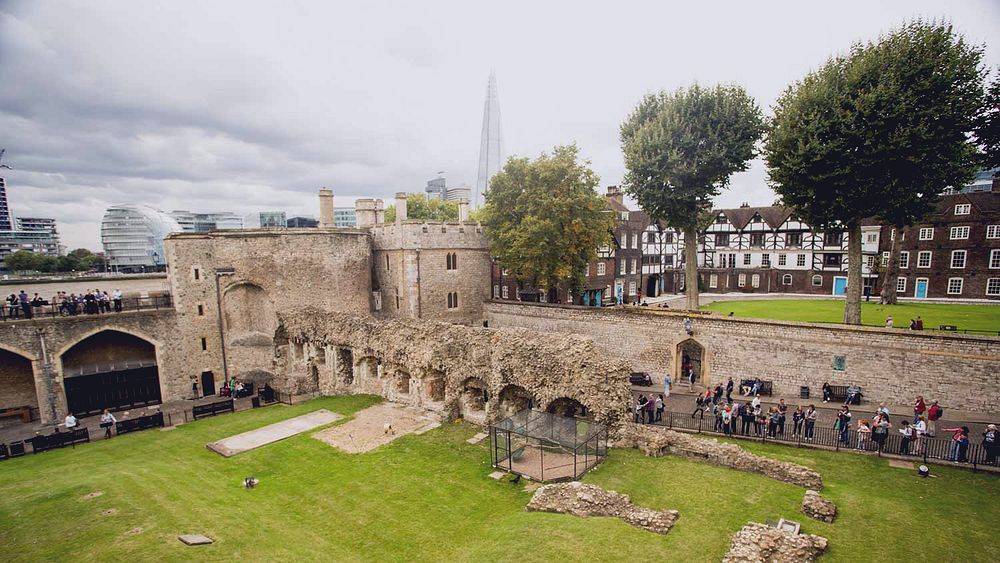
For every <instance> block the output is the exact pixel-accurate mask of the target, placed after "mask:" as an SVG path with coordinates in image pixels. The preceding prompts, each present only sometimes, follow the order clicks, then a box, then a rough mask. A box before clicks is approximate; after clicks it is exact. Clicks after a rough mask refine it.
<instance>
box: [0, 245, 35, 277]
mask: <svg viewBox="0 0 1000 563" xmlns="http://www.w3.org/2000/svg"><path fill="white" fill-rule="evenodd" d="M39 258H41V255H40V254H35V253H34V252H32V251H30V250H18V251H17V252H12V253H10V254H8V255H7V257H6V258H4V260H3V265H4V267H6V268H7V271H10V272H28V271H37V270H38V269H39V266H40V265H41V261H40V260H39Z"/></svg>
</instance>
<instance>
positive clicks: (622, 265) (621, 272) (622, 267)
mask: <svg viewBox="0 0 1000 563" xmlns="http://www.w3.org/2000/svg"><path fill="white" fill-rule="evenodd" d="M626 267H628V264H626V263H625V259H624V258H622V259H621V261H620V262H618V274H619V275H622V276H624V275H625V268H626Z"/></svg>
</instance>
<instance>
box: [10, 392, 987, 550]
mask: <svg viewBox="0 0 1000 563" xmlns="http://www.w3.org/2000/svg"><path fill="white" fill-rule="evenodd" d="M376 400H377V399H375V398H372V397H334V398H324V399H317V400H314V401H311V402H309V403H306V404H302V405H297V406H294V407H285V406H274V407H268V408H265V409H257V410H252V411H244V412H239V413H236V414H231V415H223V416H219V417H216V418H211V419H207V420H202V421H199V422H194V423H191V424H186V425H183V426H180V427H178V428H177V429H175V430H171V431H167V432H163V431H159V430H151V431H146V432H140V433H136V434H131V435H126V436H121V437H116V438H114V439H112V440H109V441H98V442H95V443H93V444H89V445H84V446H78V447H77V448H75V449H63V450H58V451H53V452H46V453H44V454H39V455H30V456H26V457H23V458H18V459H14V460H9V461H5V462H2V463H0V546H2V549H3V552H4V559H5V560H23V561H39V560H76V561H83V560H88V561H136V560H172V561H182V560H190V559H196V560H233V559H241V560H253V561H263V560H267V561H274V560H295V561H298V560H345V559H349V560H392V561H399V560H407V561H410V560H417V561H442V560H447V561H451V560H460V561H473V560H475V561H494V560H503V561H514V560H517V561H552V560H561V561H566V560H579V561H590V560H597V561H600V560H617V561H649V560H671V561H678V560H686V561H718V560H719V559H720V558H721V557H722V555H723V554H724V553H725V551H726V550H727V548H728V543H729V537H730V536H731V535H732V534H733V533H734V532H735V531H736V530H737V529H739V528H740V527H741V526H742V525H743V524H744V523H746V522H747V521H750V520H754V521H764V520H765V519H777V518H780V517H786V518H792V519H795V520H798V521H800V522H802V524H803V530H804V531H807V532H811V533H817V534H820V535H823V536H826V537H828V538H829V539H830V543H831V550H830V552H829V554H828V555H827V556H825V558H824V560H829V561H876V560H877V561H904V560H910V561H915V560H928V559H929V560H935V559H937V560H955V559H959V558H961V559H962V560H965V561H984V562H985V561H998V560H1000V543H998V542H997V541H996V524H997V522H1000V486H998V485H1000V481H998V477H996V476H991V475H983V474H973V473H970V472H967V471H962V470H958V469H951V468H935V472H936V473H938V475H939V476H938V477H937V478H933V479H920V478H918V477H916V476H915V475H913V472H912V471H907V470H901V469H892V468H889V467H888V465H887V463H886V461H885V460H879V459H876V458H868V457H861V456H854V455H846V454H837V453H834V452H817V451H811V450H796V449H792V448H787V447H781V446H774V445H760V444H750V445H748V446H747V447H749V449H751V450H753V451H755V452H757V453H762V454H766V455H769V456H773V457H777V458H781V459H787V460H790V461H794V462H797V463H801V464H804V465H808V466H810V467H813V468H815V469H817V470H819V471H820V472H821V473H822V474H823V478H824V481H825V482H826V483H827V487H826V489H825V491H824V494H825V495H827V496H829V497H830V498H831V499H833V500H834V501H835V502H836V503H837V504H838V505H839V507H840V510H841V515H840V517H839V518H838V520H837V521H836V522H835V523H834V524H832V525H831V524H825V523H820V522H816V521H813V520H810V519H808V518H806V517H805V516H803V515H802V514H801V513H799V512H798V507H799V503H800V502H801V499H802V494H803V489H801V488H799V487H796V486H794V485H789V484H786V483H779V482H777V481H774V480H771V479H768V478H766V477H762V476H758V475H752V474H746V473H741V472H737V471H734V470H729V469H722V468H718V467H713V466H710V465H706V464H703V463H698V462H695V461H691V460H685V459H679V458H673V457H666V458H648V457H645V456H643V455H641V454H640V453H639V452H638V451H636V450H617V449H616V450H613V451H612V454H611V456H610V458H609V459H608V460H607V461H606V462H605V463H604V464H603V465H602V466H600V467H599V468H598V469H596V470H595V471H593V472H592V473H590V474H588V475H587V477H586V479H585V480H586V481H589V482H593V483H597V484H599V485H602V486H605V487H607V488H611V489H615V490H618V491H621V492H625V493H628V494H630V495H631V496H632V499H633V501H634V502H636V503H637V504H641V505H645V506H651V507H654V508H676V509H678V510H680V513H681V518H680V520H679V521H678V523H677V525H676V526H675V527H674V529H673V530H672V531H671V532H670V533H669V534H668V535H667V536H659V535H656V534H652V533H649V532H645V531H642V530H639V529H637V528H633V527H630V526H628V525H626V524H624V523H622V522H620V521H618V520H616V519H609V518H590V519H581V518H577V517H573V516H568V515H558V514H540V513H528V512H526V511H525V510H524V505H525V504H526V503H527V501H528V499H529V498H530V495H529V493H525V492H524V491H523V490H522V487H521V486H519V485H512V484H509V483H507V482H496V481H493V480H492V479H489V478H487V476H486V474H487V473H488V472H489V471H490V468H489V453H488V449H487V447H486V445H485V443H481V444H478V445H474V446H473V445H468V444H466V443H465V439H466V438H468V437H469V436H471V435H472V434H473V433H475V432H476V431H477V429H476V428H474V427H472V426H470V425H467V424H447V425H444V426H443V427H441V428H439V429H436V430H433V431H431V432H428V433H426V434H423V435H420V436H407V437H404V438H402V439H400V440H397V441H396V442H394V443H392V444H390V445H388V446H386V447H383V448H380V449H378V450H375V451H373V452H370V453H367V454H361V455H348V454H343V453H340V452H339V451H337V450H335V449H333V448H331V447H330V446H327V445H326V444H323V443H321V442H319V441H317V440H315V439H313V438H311V437H309V436H308V435H300V436H296V437H293V438H290V439H287V440H284V441H282V442H278V443H275V444H271V445H269V446H265V447H263V448H260V449H258V450H254V451H251V452H247V453H243V454H240V455H237V456H235V457H232V458H229V459H226V458H222V457H221V456H219V455H217V454H215V453H212V452H210V451H208V450H207V449H206V448H205V446H204V444H205V443H206V442H209V441H212V440H216V439H219V438H222V437H225V436H228V435H231V434H234V433H238V432H243V431H246V430H249V429H252V428H256V427H259V426H261V425H264V424H268V423H271V422H275V421H277V420H280V419H284V418H288V417H291V416H295V415H298V414H302V413H305V412H308V411H311V410H313V409H316V408H320V407H325V408H328V409H330V410H333V411H336V412H341V413H344V414H350V413H351V412H354V411H356V410H357V409H360V408H363V407H365V406H367V405H369V404H372V403H373V402H375V401H376ZM251 474H252V475H254V476H256V477H257V478H259V479H260V480H261V484H260V485H259V486H258V487H257V488H256V489H254V490H251V491H247V490H244V489H243V487H242V478H243V477H244V476H247V475H251ZM97 490H99V491H103V495H101V496H99V497H97V498H93V499H89V500H86V499H84V495H86V494H88V493H90V492H92V491H97ZM112 508H113V509H116V510H117V512H115V513H114V514H112V515H107V516H106V515H102V512H103V511H105V510H108V509H112ZM135 528H142V531H141V532H140V533H131V532H130V531H131V530H133V529H135ZM180 533H204V534H207V535H209V536H211V537H213V538H214V539H215V540H216V543H215V544H213V545H211V546H205V547H185V546H183V545H182V544H180V542H178V541H177V539H176V536H177V535H178V534H180Z"/></svg>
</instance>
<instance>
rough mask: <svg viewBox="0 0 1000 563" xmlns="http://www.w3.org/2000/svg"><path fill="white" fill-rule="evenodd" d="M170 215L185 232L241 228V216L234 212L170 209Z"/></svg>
mask: <svg viewBox="0 0 1000 563" xmlns="http://www.w3.org/2000/svg"><path fill="white" fill-rule="evenodd" d="M170 216H171V217H173V218H174V219H175V220H177V222H178V223H179V224H180V226H181V228H182V229H183V230H184V232H186V233H206V232H208V231H216V230H220V229H242V228H243V218H242V217H240V216H239V215H236V214H235V213H230V212H228V211H221V212H217V213H192V212H191V211H171V212H170Z"/></svg>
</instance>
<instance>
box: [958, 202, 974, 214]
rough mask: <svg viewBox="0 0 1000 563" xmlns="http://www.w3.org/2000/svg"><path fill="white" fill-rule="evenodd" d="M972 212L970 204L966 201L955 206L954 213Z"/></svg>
mask: <svg viewBox="0 0 1000 563" xmlns="http://www.w3.org/2000/svg"><path fill="white" fill-rule="evenodd" d="M971 212H972V205H970V204H968V203H959V204H958V205H956V206H955V215H968V214H969V213H971Z"/></svg>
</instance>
